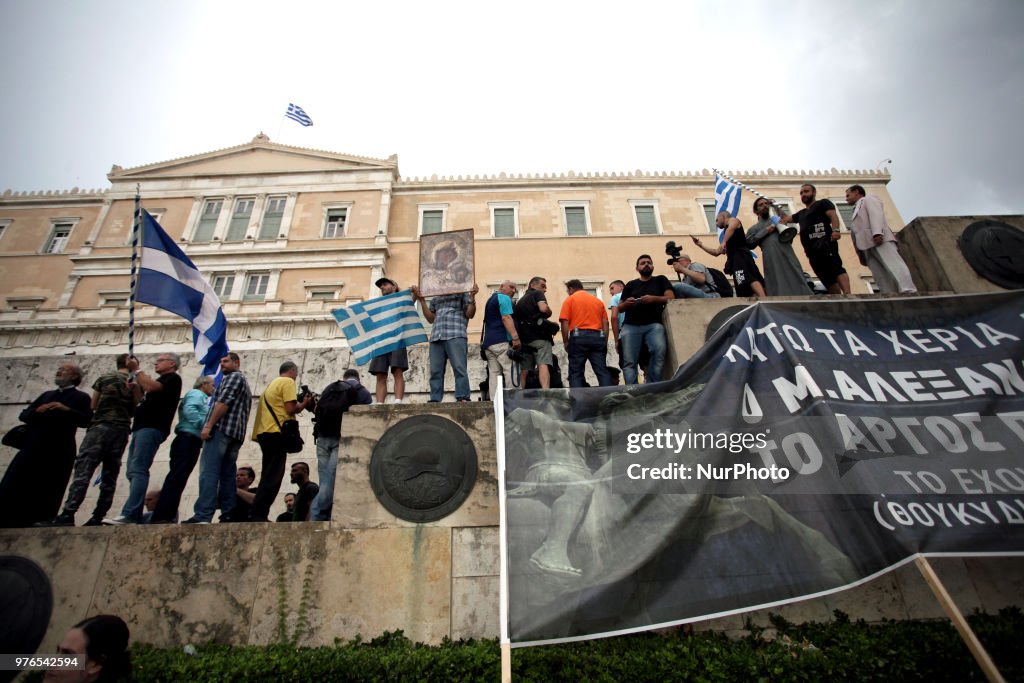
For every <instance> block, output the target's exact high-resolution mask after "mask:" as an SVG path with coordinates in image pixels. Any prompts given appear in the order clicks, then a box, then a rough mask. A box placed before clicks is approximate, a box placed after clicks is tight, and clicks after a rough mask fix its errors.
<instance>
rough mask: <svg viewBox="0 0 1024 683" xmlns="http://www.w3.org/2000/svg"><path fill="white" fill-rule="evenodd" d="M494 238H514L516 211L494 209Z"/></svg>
mask: <svg viewBox="0 0 1024 683" xmlns="http://www.w3.org/2000/svg"><path fill="white" fill-rule="evenodd" d="M494 236H495V237H515V236H516V210H515V209H513V208H495V209H494Z"/></svg>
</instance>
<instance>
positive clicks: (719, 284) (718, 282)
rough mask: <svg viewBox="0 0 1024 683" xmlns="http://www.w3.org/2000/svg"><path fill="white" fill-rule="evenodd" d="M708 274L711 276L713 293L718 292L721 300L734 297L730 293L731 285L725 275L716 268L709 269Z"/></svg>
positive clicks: (731, 292)
mask: <svg viewBox="0 0 1024 683" xmlns="http://www.w3.org/2000/svg"><path fill="white" fill-rule="evenodd" d="M708 274H709V275H711V279H712V280H713V282H712V286H713V287H714V288H715V291H716V292H718V296H720V297H722V298H723V299H724V298H726V297H730V296H735V294H734V293H733V291H732V285H731V284H729V278H727V277H726V276H725V273H723V272H722V271H720V270H718V269H717V268H710V267H709V268H708Z"/></svg>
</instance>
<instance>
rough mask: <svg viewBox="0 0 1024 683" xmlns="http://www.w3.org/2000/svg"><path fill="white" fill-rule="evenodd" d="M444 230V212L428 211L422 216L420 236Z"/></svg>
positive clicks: (438, 210)
mask: <svg viewBox="0 0 1024 683" xmlns="http://www.w3.org/2000/svg"><path fill="white" fill-rule="evenodd" d="M443 229H444V211H442V210H441V209H428V210H426V211H424V212H423V214H422V222H421V225H420V234H421V235H432V234H434V233H437V232H441V230H443Z"/></svg>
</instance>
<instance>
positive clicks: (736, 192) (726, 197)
mask: <svg viewBox="0 0 1024 683" xmlns="http://www.w3.org/2000/svg"><path fill="white" fill-rule="evenodd" d="M742 193H743V190H742V189H741V188H740V186H739V185H737V184H736V183H734V182H732V181H731V180H727V179H726V178H723V177H722V176H721V175H720V174H718V173H716V174H715V215H716V216H717V215H718V214H720V213H722V212H723V211H728V212H729V214H730V215H731V216H732V217H733V218H735V217H736V214H737V213H739V210H740V195H741V194H742ZM724 236H725V231H724V230H722V229H719V230H718V241H719V242H721V241H722V238H723V237H724Z"/></svg>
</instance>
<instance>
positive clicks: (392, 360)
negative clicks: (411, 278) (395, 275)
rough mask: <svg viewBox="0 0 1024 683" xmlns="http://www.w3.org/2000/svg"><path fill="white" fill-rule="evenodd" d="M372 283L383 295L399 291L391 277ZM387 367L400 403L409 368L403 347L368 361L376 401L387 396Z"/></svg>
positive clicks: (396, 400)
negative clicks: (375, 385)
mask: <svg viewBox="0 0 1024 683" xmlns="http://www.w3.org/2000/svg"><path fill="white" fill-rule="evenodd" d="M374 284H375V285H376V286H377V287H379V288H380V293H381V294H382V295H383V296H387V295H388V294H394V293H395V292H397V291H399V287H398V283H397V282H395V281H394V280H392V279H391V278H386V277H382V278H380V279H379V280H377V282H375V283H374ZM389 369H390V370H391V374H392V375H394V376H395V403H401V402H402V399H404V398H405V371H406V370H408V369H409V355H408V354H407V353H406V352H405V349H404V348H402V349H395V350H394V351H391V352H389V353H382V354H381V355H379V356H374V357H373V360H371V361H370V374H372V375H373V376H374V377H376V378H377V396H376V398H377V403H384V399H385V398H387V395H388V370H389Z"/></svg>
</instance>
